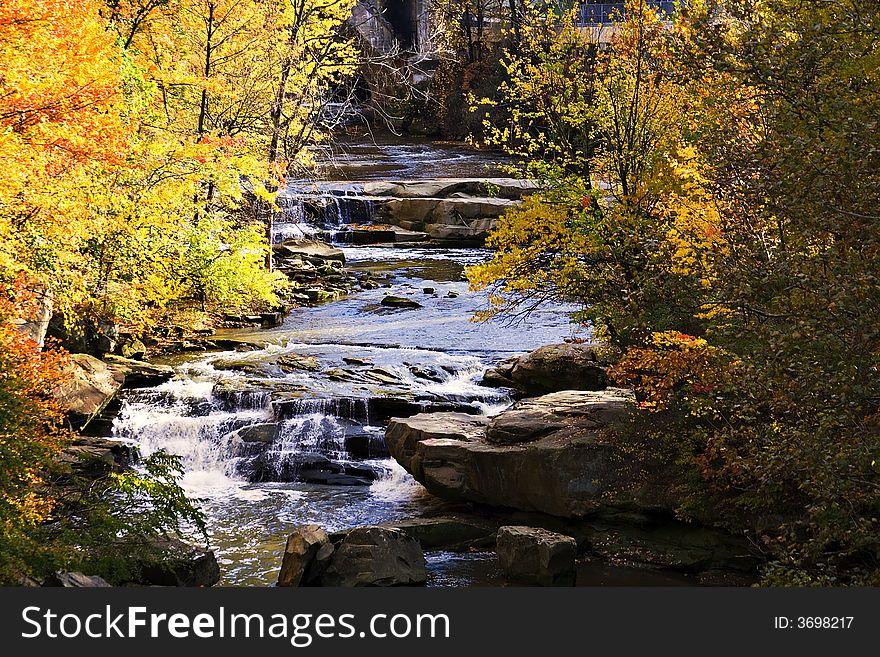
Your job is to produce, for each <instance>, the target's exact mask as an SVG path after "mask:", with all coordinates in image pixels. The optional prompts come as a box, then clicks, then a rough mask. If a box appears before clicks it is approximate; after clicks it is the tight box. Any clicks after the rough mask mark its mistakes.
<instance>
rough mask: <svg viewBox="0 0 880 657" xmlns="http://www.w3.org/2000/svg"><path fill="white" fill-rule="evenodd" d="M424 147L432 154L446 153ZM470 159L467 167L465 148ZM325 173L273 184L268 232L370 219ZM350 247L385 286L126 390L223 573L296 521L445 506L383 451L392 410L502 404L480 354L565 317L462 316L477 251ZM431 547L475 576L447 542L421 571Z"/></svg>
mask: <svg viewBox="0 0 880 657" xmlns="http://www.w3.org/2000/svg"><path fill="white" fill-rule="evenodd" d="M395 152H396V151H395ZM392 154H393V153H392ZM454 155H455V157H456V158H457V157H458V155H457V154H454ZM394 157H397V156H396V155H395V156H394ZM407 157H411V154H410V155H407ZM420 157H423V159H424V162H426V163H430V162H433V161H435V160H436V161H440V159H442V154H433V153H432V152H430V151H429V150H426V151H425V152H424V154H422V155H420ZM453 159H454V158H453ZM395 161H396V160H395ZM446 161H449V160H448V158H447V160H446ZM455 161H458V160H457V159H455ZM463 162H464V164H466V165H467V170H468V171H473V169H474V164H473V162H470V161H464V160H463ZM371 166H373V165H371ZM382 166H385V165H382ZM463 173H464V172H459V175H463ZM451 175H455V174H451ZM333 187H334V188H335V189H342V190H343V192H342V193H334V194H327V193H323V192H322V191H321V188H320V183H319V185H318V187H317V188H315V187H314V186H313V188H312V189H306V188H304V189H303V190H302V191H301V193H297V194H286V195H284V196H280V197H279V200H278V203H279V205H280V206H281V209H282V216H281V217H280V220H279V221H276V222H275V226H274V235H273V241H274V242H281V241H284V240H285V239H292V238H296V239H300V238H303V237H307V238H311V237H320V238H322V239H327V235H328V233H334V234H337V233H339V232H340V230H341V229H343V228H344V227H345V226H346V225H349V224H354V223H367V222H369V221H370V220H372V219H373V213H374V211H375V209H376V208H375V206H374V204H373V202H372V201H371V199H369V198H366V197H364V195H363V194H362V193H361V191H359V186H358V185H357V184H350V185H348V187H345V186H344V185H343V186H342V187H340V186H339V185H333ZM360 187H361V190H362V186H360ZM344 251H345V255H346V260H347V266H348V267H350V268H353V269H360V270H361V271H365V272H375V273H381V274H385V275H387V274H390V275H392V276H393V283H391V284H390V285H391V287H390V288H381V289H374V290H363V291H359V292H357V293H355V294H352V295H350V296H349V297H347V298H345V299H343V300H340V301H336V302H334V303H330V304H324V305H316V306H313V307H305V308H298V309H295V310H294V311H293V312H292V313H291V314H290V316H289V317H288V318H287V319H286V320H285V322H284V324H283V325H282V326H280V327H277V328H273V329H263V330H260V331H259V332H258V333H255V334H248V333H247V331H246V330H236V331H227V335H224V336H223V337H228V338H234V339H239V340H243V341H245V342H259V343H262V344H266V343H268V346H266V347H265V348H261V349H254V350H252V351H243V352H241V353H238V352H232V351H229V352H222V353H206V354H190V355H187V356H186V357H184V358H182V359H178V361H176V362H175V363H174V364H175V365H176V370H177V375H176V377H175V378H174V379H172V380H171V381H168V382H166V383H165V384H163V385H161V386H159V387H157V388H154V389H148V390H133V391H127V392H126V396H125V398H124V400H123V407H122V411H121V413H120V414H119V416H118V418H117V420H116V422H115V425H114V436H115V437H117V438H118V439H121V440H126V441H130V442H133V443H135V444H137V445H138V447H139V448H140V451H141V452H142V453H143V454H150V453H153V452H155V451H156V450H159V449H165V450H167V451H168V452H171V453H174V454H178V455H179V456H180V457H181V459H182V463H183V466H184V469H185V475H184V478H183V482H182V483H183V486H184V488H185V489H186V491H187V492H188V493H189V494H190V495H192V496H194V497H197V498H201V499H202V500H203V502H202V504H203V509H204V510H205V512H206V515H207V517H208V526H209V531H210V536H211V546H212V548H213V549H214V550H215V553H216V554H217V556H218V560H219V561H220V564H221V570H222V580H221V583H222V584H226V585H258V586H259V585H262V586H265V585H268V584H271V583H272V582H273V581H274V580H275V578H276V577H277V572H278V566H279V564H280V553H281V551H282V550H283V547H284V543H285V540H286V538H287V536H288V534H289V533H290V528H291V527H292V526H293V525H297V524H310V523H315V524H319V525H321V526H322V527H324V528H325V529H327V530H328V531H336V530H340V529H345V528H349V527H353V526H358V525H364V524H374V523H379V522H385V521H389V520H396V519H402V518H408V517H413V516H417V515H421V514H423V513H425V512H426V511H427V510H430V509H431V508H434V507H436V506H438V505H439V504H440V502H439V501H438V500H436V499H435V498H433V497H431V496H429V495H427V493H426V492H425V491H424V489H423V488H422V487H421V486H420V485H419V484H418V483H416V482H415V480H413V478H412V477H410V476H409V475H408V474H407V473H406V472H405V471H404V470H403V469H402V468H401V467H400V466H399V465H397V463H396V462H394V461H393V460H392V459H390V458H389V457H388V454H387V450H386V448H385V445H384V426H383V425H384V423H385V422H386V421H387V419H388V418H389V417H391V416H393V415H397V414H412V413H416V412H419V411H420V410H423V409H424V410H461V411H466V412H469V413H475V414H478V413H485V414H487V415H491V414H494V413H497V412H499V411H500V410H502V409H503V408H504V407H506V406H507V405H509V404H510V403H511V400H510V399H509V398H508V397H507V395H506V394H505V392H504V391H499V390H495V389H491V388H485V387H482V386H480V385H479V380H480V378H481V375H482V373H483V371H484V370H485V368H486V367H487V366H488V365H490V364H492V363H494V362H495V361H497V360H500V359H501V358H503V357H505V356H508V355H510V354H512V353H521V352H524V351H528V350H530V349H534V348H536V347H538V346H541V345H542V344H548V343H552V342H559V341H561V340H562V339H563V338H564V337H566V336H567V335H568V334H569V332H570V328H569V323H568V319H567V317H566V316H565V314H564V312H562V311H561V310H559V309H553V310H548V311H538V312H536V313H535V314H534V315H533V318H532V321H531V323H530V324H529V325H527V326H526V325H520V326H504V325H500V324H494V325H476V324H474V323H472V322H470V321H469V320H470V317H471V316H473V314H474V312H475V311H477V310H479V309H481V308H483V307H484V304H485V301H486V300H485V298H484V297H483V296H481V295H480V294H479V293H474V292H471V291H470V290H468V286H467V283H466V282H464V281H463V280H462V269H463V266H464V265H467V264H473V263H475V262H479V261H480V260H482V259H484V258H485V257H486V252H485V251H482V250H464V249H459V250H439V249H435V250H432V249H427V248H424V247H417V246H408V247H404V248H401V247H400V246H398V247H397V248H393V249H389V248H382V247H362V248H350V247H345V248H344ZM426 289H430V290H433V292H426V291H425V290H426ZM386 294H394V295H408V296H411V297H414V298H417V299H418V300H419V302H420V304H421V307H420V308H418V309H417V310H397V309H389V308H387V307H384V306H383V305H382V303H381V301H382V298H383V297H384V295H386ZM290 355H295V356H297V357H306V358H308V359H314V360H315V362H316V363H317V366H316V367H309V368H305V369H297V368H296V367H293V368H291V367H290V366H289V363H290V362H294V364H295V359H294V361H290V360H287V361H285V360H283V357H284V356H290ZM432 559H434V562H437V563H441V562H442V564H443V565H441V566H438V569H439V570H438V571H437V572H439V573H440V575H438V576H437V580H436V581H437V582H438V583H442V584H444V585H446V584H450V583H452V584H456V583H457V584H462V583H467V581H469V580H468V579H467V577H470V575H468V576H461V577H460V576H459V575H458V574H456V573H458V572H459V571H457V570H456V568H458V567H459V566H457V565H453V566H450V565H449V564H450V563H452V562H453V561H454V560H452V561H450V558H448V557H442V558H440V560H439V561H438V560H437V559H436V558H434V557H431V556H429V570H430V568H431V567H432V566H431V563H433V562H432ZM468 568H470V567H468ZM470 569H471V570H473V568H470ZM467 570H468V569H467V568H466V569H465V571H467ZM462 572H464V571H462ZM468 572H469V571H468ZM456 577H458V578H459V579H456Z"/></svg>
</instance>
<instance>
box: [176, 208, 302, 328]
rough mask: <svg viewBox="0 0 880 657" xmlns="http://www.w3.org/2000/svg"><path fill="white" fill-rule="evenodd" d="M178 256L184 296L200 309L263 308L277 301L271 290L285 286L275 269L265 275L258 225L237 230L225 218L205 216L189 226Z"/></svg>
mask: <svg viewBox="0 0 880 657" xmlns="http://www.w3.org/2000/svg"><path fill="white" fill-rule="evenodd" d="M186 238H187V243H186V250H185V251H184V252H183V253H182V254H181V259H180V266H181V269H182V271H181V280H182V281H184V283H185V285H186V286H187V292H186V294H187V295H189V296H191V297H192V298H194V299H197V300H198V301H199V303H200V304H202V309H203V310H204V309H205V307H206V304H210V306H211V307H212V308H218V307H219V308H223V309H231V310H236V309H247V308H259V307H260V305H262V306H263V307H265V308H268V307H271V306H275V305H277V304H278V297H277V295H276V293H277V292H278V291H280V290H283V289H284V287H285V286H286V285H287V278H286V277H285V276H284V274H282V273H280V272H273V273H272V274H269V275H267V274H266V272H265V270H264V267H265V262H266V257H267V254H268V251H269V250H268V248H267V247H266V241H265V235H264V231H263V229H262V227H261V226H259V225H251V226H248V227H245V228H239V229H236V228H235V227H234V225H233V224H232V223H231V222H230V221H229V220H224V219H220V218H219V217H216V216H214V217H209V218H204V219H202V220H201V221H199V222H197V223H195V224H193V225H192V226H191V227H190V230H189V232H188V234H187V235H186Z"/></svg>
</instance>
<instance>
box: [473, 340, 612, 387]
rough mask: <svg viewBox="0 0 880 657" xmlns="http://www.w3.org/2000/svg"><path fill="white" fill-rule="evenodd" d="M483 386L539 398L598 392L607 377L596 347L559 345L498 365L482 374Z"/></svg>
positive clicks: (541, 348) (575, 344) (542, 348)
mask: <svg viewBox="0 0 880 657" xmlns="http://www.w3.org/2000/svg"><path fill="white" fill-rule="evenodd" d="M483 384H484V385H489V386H506V387H511V388H516V389H518V390H520V391H522V392H523V393H525V394H527V395H543V394H546V393H548V392H557V391H559V390H602V389H603V388H605V387H606V386H607V385H608V377H607V376H606V374H605V367H604V364H603V362H602V359H601V358H600V357H599V355H598V354H597V351H596V345H590V344H585V343H571V344H569V343H562V344H551V345H546V346H543V347H539V348H538V349H535V350H534V351H532V352H529V353H528V354H525V355H523V356H519V357H514V358H511V359H507V360H505V361H502V362H501V363H499V364H498V365H496V366H495V367H494V368H490V369H489V370H487V371H486V374H485V375H484V377H483Z"/></svg>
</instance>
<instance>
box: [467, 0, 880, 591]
mask: <svg viewBox="0 0 880 657" xmlns="http://www.w3.org/2000/svg"><path fill="white" fill-rule="evenodd" d="M643 5H644V3H641V2H631V3H629V5H628V6H627V13H626V15H625V16H624V17H622V18H621V19H620V20H619V22H618V23H617V25H616V30H615V36H614V37H613V39H612V42H611V44H610V46H609V48H608V49H607V50H605V51H604V52H602V53H599V54H598V55H597V57H596V63H595V85H594V87H593V89H594V94H593V95H592V97H591V98H589V99H587V101H586V102H585V103H584V116H586V117H589V122H585V123H584V125H585V126H589V127H590V135H591V136H592V137H594V140H593V141H592V142H591V143H592V144H593V145H594V146H593V148H592V150H591V151H590V152H589V153H588V154H587V156H586V157H585V158H584V163H585V166H584V167H583V168H581V169H580V173H579V172H578V168H577V167H574V168H573V171H572V175H570V176H569V177H568V178H565V177H557V179H555V180H554V179H552V178H551V177H549V176H548V177H547V178H546V179H547V180H548V182H551V183H553V189H551V191H550V192H547V193H543V194H540V195H536V196H535V197H533V198H532V199H530V200H527V201H526V203H525V205H524V206H523V207H522V208H521V209H518V210H514V211H513V212H512V213H510V214H508V216H507V217H505V218H504V219H503V220H502V222H501V223H500V225H499V228H498V230H497V231H496V232H495V234H494V235H493V236H492V238H491V240H492V243H493V244H494V245H495V246H496V247H497V253H496V255H495V256H494V257H493V258H492V259H491V260H490V261H489V262H488V263H486V264H484V265H480V266H477V267H474V268H471V269H470V270H469V276H470V278H471V282H472V285H473V286H474V287H476V288H483V287H489V288H490V289H493V290H494V291H495V295H494V296H493V297H492V302H493V304H494V307H492V308H490V309H489V312H488V314H489V315H491V314H492V313H493V312H497V311H505V312H509V311H511V309H514V310H515V309H520V310H521V309H523V308H526V309H527V308H528V307H529V304H530V303H534V302H542V301H544V300H548V299H552V300H560V299H562V300H569V301H576V302H579V303H581V304H582V306H583V308H584V311H583V312H582V313H581V314H579V316H578V319H579V320H588V321H589V322H590V323H591V324H592V327H593V330H594V332H595V333H596V335H597V336H599V337H601V338H603V339H604V340H605V341H606V343H607V344H609V345H610V346H612V347H615V348H616V350H617V352H618V354H619V362H618V364H617V365H616V366H615V368H614V369H613V370H612V375H613V377H614V378H615V380H616V381H617V382H618V383H620V384H624V385H630V386H632V387H634V388H635V390H636V395H637V399H638V401H639V408H640V413H636V414H635V416H634V417H635V422H636V428H635V429H632V428H631V430H629V431H624V430H621V432H622V433H621V440H629V441H631V443H632V445H635V446H636V447H635V448H636V449H639V450H644V452H645V454H646V455H649V456H650V457H651V458H654V459H656V458H658V457H659V458H660V461H661V462H665V463H666V464H667V466H668V467H670V468H672V469H673V470H674V471H676V473H677V475H678V476H677V481H678V483H677V490H678V492H679V493H680V499H681V506H680V507H679V510H678V511H679V513H680V514H681V515H682V516H683V517H687V518H691V519H698V520H700V521H703V522H707V523H712V524H720V525H723V526H726V527H727V528H729V529H731V530H734V531H737V532H747V533H749V534H750V535H751V536H752V537H753V539H754V541H755V543H756V545H759V546H761V547H762V549H763V550H764V551H765V553H766V555H767V557H768V560H769V561H770V565H769V566H768V568H767V569H766V571H765V573H764V575H765V582H767V583H771V584H773V583H797V584H811V583H813V584H816V583H818V584H840V583H861V584H865V583H876V582H877V577H878V568H877V559H878V556H877V555H878V552H877V546H878V545H880V531H878V530H880V527H878V525H877V521H876V518H877V517H878V510H880V509H878V507H880V495H878V493H877V491H878V474H880V471H878V467H877V463H878V459H877V455H878V451H880V431H878V422H877V417H878V410H880V409H878V400H880V390H878V388H877V381H878V380H880V379H878V377H877V376H876V373H877V368H878V366H880V362H878V357H880V346H878V341H877V339H878V333H877V330H876V326H877V324H878V323H877V318H878V310H880V286H878V284H877V278H876V272H877V271H878V264H880V263H878V262H877V256H878V249H877V231H876V225H877V222H876V219H877V217H876V216H875V215H876V212H875V210H876V207H877V206H878V201H880V199H878V198H877V190H878V189H880V185H878V184H877V183H876V181H875V178H876V177H877V175H878V171H880V169H878V166H877V165H878V158H877V153H878V151H877V148H876V146H875V145H874V143H873V141H874V139H873V134H874V126H875V125H876V123H877V117H878V115H880V84H878V79H877V76H876V70H877V67H876V63H877V61H878V52H880V51H878V41H877V38H876V25H878V24H880V14H878V13H877V10H876V9H875V8H874V7H873V6H871V7H866V6H865V5H864V4H863V3H856V2H850V1H849V0H841V1H839V2H795V1H793V0H763V1H760V2H745V1H744V0H743V1H740V0H717V1H706V2H697V1H695V2H689V3H688V7H687V10H686V11H683V12H682V14H681V15H680V16H679V17H678V18H677V20H676V22H675V23H671V24H661V23H660V22H659V21H658V17H657V15H656V14H653V12H652V11H651V10H648V9H647V8H646V7H644V6H643ZM562 35H564V31H563V32H561V33H560V36H558V37H555V38H556V39H564V37H563V36H562ZM545 52H547V50H545ZM534 61H537V62H539V65H537V66H536V67H535V70H536V71H538V72H539V73H540V75H539V74H537V73H536V74H530V75H527V76H525V77H524V80H525V81H527V82H529V83H531V82H532V80H534V79H538V80H539V79H541V77H540V76H546V75H548V73H546V72H545V69H549V70H553V67H554V65H558V64H559V63H561V62H556V60H554V59H553V58H552V57H544V58H543V59H542V58H537V59H535V60H534ZM513 79H514V80H515V79H516V78H513ZM559 79H560V80H564V77H560V78H559ZM533 88H537V87H535V86H534V85H533V86H527V85H518V86H512V87H510V88H509V89H508V92H507V93H508V95H509V96H510V97H511V98H513V99H514V100H515V101H517V102H521V100H520V99H519V98H518V97H517V94H516V91H517V90H530V89H533ZM534 96H535V97H537V96H538V95H537V94H535V95H534ZM524 97H525V98H526V99H531V98H532V97H533V96H532V95H530V94H528V93H526V94H524ZM536 116H537V117H538V118H539V119H542V120H543V121H544V124H545V125H550V116H551V113H550V111H549V109H542V110H541V111H539V112H538V113H537V115H536ZM500 129H502V128H499V130H500ZM499 134H504V133H503V132H501V133H499ZM547 134H548V135H550V136H551V138H546V139H544V142H545V143H551V144H552V143H553V142H552V137H553V136H555V134H556V133H555V132H553V131H548V132H547ZM505 136H506V135H505ZM523 154H524V155H526V157H530V158H532V159H538V160H540V161H539V162H538V163H537V166H535V165H534V164H532V163H529V164H531V166H530V170H532V171H540V170H541V169H542V167H543V168H544V169H545V170H553V169H556V170H559V166H558V165H557V164H556V163H557V161H558V160H557V158H556V157H555V156H554V155H553V152H552V151H548V152H547V153H544V154H537V152H536V153H535V154H529V153H528V152H526V151H523ZM578 180H579V181H580V182H581V189H580V190H578V189H577V187H576V186H574V185H572V184H571V181H578ZM581 193H582V194H583V196H582V197H581V199H580V202H578V199H577V196H578V194H581Z"/></svg>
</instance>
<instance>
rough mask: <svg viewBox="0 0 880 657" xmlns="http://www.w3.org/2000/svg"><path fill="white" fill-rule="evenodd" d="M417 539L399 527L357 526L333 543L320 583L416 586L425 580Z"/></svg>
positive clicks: (423, 563)
mask: <svg viewBox="0 0 880 657" xmlns="http://www.w3.org/2000/svg"><path fill="white" fill-rule="evenodd" d="M427 578H428V575H427V571H426V570H425V555H424V554H423V553H422V547H421V546H420V545H419V543H418V541H416V540H415V539H413V538H410V537H409V536H407V535H406V534H404V533H403V532H402V531H400V530H399V529H387V528H384V527H358V528H356V529H352V530H351V531H350V532H348V534H346V536H345V538H344V539H343V541H342V542H341V543H340V544H339V545H338V546H337V548H336V551H335V552H334V553H333V557H332V558H331V560H330V565H329V566H328V567H327V571H326V572H325V573H324V575H323V577H321V584H322V585H323V586H347V587H351V586H419V585H422V584H424V583H425V582H426V581H427Z"/></svg>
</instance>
